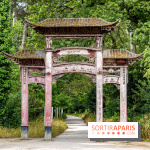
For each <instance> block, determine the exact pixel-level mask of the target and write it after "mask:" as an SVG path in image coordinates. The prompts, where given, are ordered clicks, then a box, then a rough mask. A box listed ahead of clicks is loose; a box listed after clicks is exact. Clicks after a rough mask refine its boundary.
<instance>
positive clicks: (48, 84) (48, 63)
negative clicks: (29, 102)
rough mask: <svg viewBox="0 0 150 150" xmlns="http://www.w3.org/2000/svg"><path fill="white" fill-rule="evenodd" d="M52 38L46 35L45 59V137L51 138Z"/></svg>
mask: <svg viewBox="0 0 150 150" xmlns="http://www.w3.org/2000/svg"><path fill="white" fill-rule="evenodd" d="M51 49H52V38H51V37H46V57H45V58H46V60H45V139H46V140H52V52H51V51H50V50H51Z"/></svg>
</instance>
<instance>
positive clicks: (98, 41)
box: [96, 37, 103, 50]
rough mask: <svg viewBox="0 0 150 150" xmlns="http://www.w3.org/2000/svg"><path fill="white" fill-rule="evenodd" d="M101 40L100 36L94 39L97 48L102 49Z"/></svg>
mask: <svg viewBox="0 0 150 150" xmlns="http://www.w3.org/2000/svg"><path fill="white" fill-rule="evenodd" d="M102 42H103V41H102V37H97V39H96V47H97V48H98V49H100V50H102V46H103V45H102V44H103V43H102Z"/></svg>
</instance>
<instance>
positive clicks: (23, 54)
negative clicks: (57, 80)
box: [2, 47, 143, 66]
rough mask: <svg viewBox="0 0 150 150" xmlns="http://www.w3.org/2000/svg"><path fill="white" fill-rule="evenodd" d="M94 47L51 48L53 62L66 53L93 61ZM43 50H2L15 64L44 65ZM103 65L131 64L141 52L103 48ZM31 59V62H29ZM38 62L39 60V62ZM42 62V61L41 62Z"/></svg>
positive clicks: (138, 58) (137, 58) (56, 61)
mask: <svg viewBox="0 0 150 150" xmlns="http://www.w3.org/2000/svg"><path fill="white" fill-rule="evenodd" d="M96 51H98V49H96V48H88V47H66V48H59V49H54V50H52V52H53V62H54V64H56V63H60V61H59V58H60V57H65V56H67V55H82V56H83V57H87V58H89V62H90V63H93V64H94V62H95V53H96ZM45 52H46V51H45V50H38V49H24V50H21V51H18V52H16V53H13V54H8V53H5V52H2V54H3V55H5V56H6V57H7V58H8V59H9V60H11V61H12V62H14V63H15V64H22V65H32V64H33V65H36V66H39V65H40V64H41V65H42V66H45V63H44V61H45ZM102 52H103V59H104V65H109V64H110V65H131V64H133V63H135V62H136V61H138V60H140V58H141V57H142V56H143V53H142V54H135V53H132V52H129V51H128V50H125V49H104V50H103V51H102ZM30 61H31V62H30ZM29 62H30V63H29ZM38 62H41V63H40V64H39V63H38ZM42 62H43V63H42Z"/></svg>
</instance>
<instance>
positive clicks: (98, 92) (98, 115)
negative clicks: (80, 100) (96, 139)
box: [96, 37, 103, 122]
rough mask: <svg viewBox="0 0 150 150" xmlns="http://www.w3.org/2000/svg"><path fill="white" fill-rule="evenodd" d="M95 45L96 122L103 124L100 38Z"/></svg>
mask: <svg viewBox="0 0 150 150" xmlns="http://www.w3.org/2000/svg"><path fill="white" fill-rule="evenodd" d="M96 45H97V48H98V49H99V51H97V52H96V122H103V53H102V37H98V38H97V40H96Z"/></svg>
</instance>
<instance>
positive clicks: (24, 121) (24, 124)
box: [21, 67, 28, 140]
mask: <svg viewBox="0 0 150 150" xmlns="http://www.w3.org/2000/svg"><path fill="white" fill-rule="evenodd" d="M21 139H24V140H26V139H28V68H27V67H21Z"/></svg>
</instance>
